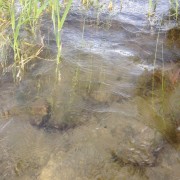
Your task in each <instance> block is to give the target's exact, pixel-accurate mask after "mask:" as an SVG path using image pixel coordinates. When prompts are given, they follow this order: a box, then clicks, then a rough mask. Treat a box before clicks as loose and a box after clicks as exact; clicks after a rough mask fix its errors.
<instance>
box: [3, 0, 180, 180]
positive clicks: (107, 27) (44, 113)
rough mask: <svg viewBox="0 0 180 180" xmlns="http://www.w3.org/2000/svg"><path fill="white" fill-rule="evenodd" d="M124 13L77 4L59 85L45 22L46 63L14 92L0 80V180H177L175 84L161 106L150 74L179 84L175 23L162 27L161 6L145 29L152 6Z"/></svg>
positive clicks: (131, 4)
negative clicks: (158, 71) (158, 72)
mask: <svg viewBox="0 0 180 180" xmlns="http://www.w3.org/2000/svg"><path fill="white" fill-rule="evenodd" d="M123 3H124V4H123V7H122V10H121V11H120V8H119V4H120V1H116V3H115V4H114V9H113V10H112V11H110V12H109V11H107V8H105V7H107V6H108V3H107V2H106V1H105V3H104V9H101V12H99V13H98V12H97V11H95V10H93V9H90V10H84V9H83V7H82V5H80V3H79V4H78V3H77V2H76V1H74V5H73V7H72V9H71V12H70V14H69V16H68V18H67V21H66V23H65V26H64V28H63V31H62V62H61V67H60V72H61V77H60V78H61V79H60V81H59V82H56V77H55V63H54V62H53V61H49V60H48V59H52V58H53V57H55V54H56V51H57V49H56V42H55V37H54V35H53V26H52V23H51V21H50V20H49V18H47V17H44V19H43V20H42V22H41V23H42V27H41V35H42V36H44V42H45V47H46V48H45V49H44V51H43V52H42V53H41V56H42V57H43V58H45V59H46V60H39V59H38V60H37V61H34V62H32V63H30V64H29V66H28V71H27V73H26V74H25V77H24V79H23V81H21V82H20V84H18V85H15V84H14V83H13V81H12V78H11V75H10V74H8V73H6V74H5V76H2V77H1V83H0V108H1V116H0V141H1V144H0V152H1V153H0V177H1V178H0V179H2V180H3V179H4V180H11V179H13V180H14V179H22V180H24V179H27V180H28V179H38V180H46V179H47V180H49V179H53V180H56V179H57V180H59V179H62V180H66V179H67V180H74V179H77V180H80V179H82V180H86V179H92V180H94V179H97V180H106V179H107V180H112V179H113V180H116V179H117V180H119V179H137V180H139V179H152V180H161V179H162V180H166V179H167V180H176V179H179V177H180V173H179V167H180V154H179V140H180V134H179V129H178V128H179V125H180V122H179V115H180V111H179V109H180V105H179V100H180V94H179V92H180V91H179V89H180V84H179V79H178V78H179V77H177V82H176V84H175V85H174V88H172V89H171V88H170V90H168V91H167V94H166V96H165V97H164V96H163V92H164V91H162V90H161V83H160V87H158V88H157V89H155V90H154V92H153V93H154V96H153V98H152V95H151V86H150V87H149V82H150V84H152V83H151V81H150V80H151V79H152V76H151V73H149V74H148V73H147V74H146V72H147V71H151V70H152V69H154V68H156V67H157V68H159V69H164V70H165V72H167V74H170V73H171V72H172V78H173V77H175V74H177V72H178V65H176V63H175V62H176V61H178V60H179V58H180V54H179V46H178V43H179V41H178V40H177V41H176V40H175V41H174V42H173V46H172V45H171V40H170V39H168V31H167V30H168V29H170V28H171V27H173V26H174V25H175V23H174V21H173V20H171V21H169V20H167V21H166V19H165V18H164V19H165V20H164V25H161V26H160V21H161V19H162V18H163V15H164V16H166V15H168V8H169V5H168V3H164V2H163V1H158V3H159V4H158V5H157V12H156V16H157V17H156V16H154V17H151V18H149V19H148V17H147V13H148V3H146V1H141V2H140V1H135V0H134V1H133V0H131V1H125V0H124V1H123ZM160 7H161V8H160ZM173 73H174V74H173ZM169 76H170V75H169ZM158 78H159V76H158V75H157V79H158ZM172 78H171V79H172ZM175 80H176V79H175ZM175 80H174V81H175ZM174 81H173V82H174ZM165 93H166V91H165ZM149 94H150V95H149Z"/></svg>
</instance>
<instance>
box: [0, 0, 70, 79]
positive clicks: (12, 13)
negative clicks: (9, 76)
mask: <svg viewBox="0 0 180 180" xmlns="http://www.w3.org/2000/svg"><path fill="white" fill-rule="evenodd" d="M71 4H72V0H68V1H67V3H65V2H64V3H62V2H60V1H59V0H7V1H4V0H0V15H1V16H0V17H1V18H0V21H1V25H0V30H1V33H0V37H1V38H2V39H3V40H4V42H9V44H10V46H11V48H12V49H13V52H14V64H13V66H12V67H14V68H13V72H14V73H13V75H14V79H15V80H17V81H20V80H21V77H22V74H23V72H24V67H25V65H26V63H27V62H29V61H30V60H32V59H33V58H35V57H37V55H38V54H39V53H40V52H41V51H42V49H43V47H44V43H43V37H41V38H40V39H41V40H40V41H41V46H40V47H39V49H38V50H37V51H35V52H33V54H30V55H28V54H27V51H23V47H24V46H25V45H26V48H27V47H32V46H34V42H33V43H32V42H30V41H29V42H27V41H26V42H25V41H24V40H23V38H22V37H21V34H22V32H27V33H30V35H31V38H32V39H34V41H36V40H37V36H38V30H39V24H40V20H41V18H42V17H43V15H44V14H45V13H46V12H47V11H48V12H50V14H51V17H52V21H53V25H54V34H55V37H56V44H57V65H58V64H59V63H60V56H61V37H60V35H61V34H60V33H61V29H62V27H63V24H64V21H65V19H66V16H67V14H68V12H69V9H70V7H71ZM1 43H2V42H1ZM6 44H7V43H6ZM2 46H4V44H3V43H2V44H1V45H0V47H2Z"/></svg>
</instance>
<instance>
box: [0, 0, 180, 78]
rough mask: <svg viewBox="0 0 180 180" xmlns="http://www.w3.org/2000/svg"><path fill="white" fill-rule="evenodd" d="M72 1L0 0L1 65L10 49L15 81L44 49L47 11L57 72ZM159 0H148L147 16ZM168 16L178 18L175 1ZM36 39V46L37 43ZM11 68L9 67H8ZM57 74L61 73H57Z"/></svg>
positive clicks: (94, 0) (89, 3)
mask: <svg viewBox="0 0 180 180" xmlns="http://www.w3.org/2000/svg"><path fill="white" fill-rule="evenodd" d="M72 3H73V0H63V1H59V0H6V1H4V0H0V38H1V42H0V49H1V51H2V56H1V57H0V58H1V64H2V67H5V66H6V63H7V62H6V60H7V61H8V58H7V56H8V53H9V50H10V49H11V51H13V61H14V62H13V64H11V69H12V72H13V78H14V80H15V81H16V82H18V81H21V79H22V77H23V74H24V70H25V66H26V64H27V63H28V62H30V61H31V60H33V59H35V58H38V55H39V54H40V53H41V51H42V50H43V48H44V42H43V37H42V36H41V37H38V36H39V29H40V21H41V19H42V17H43V15H45V14H48V15H49V16H50V17H51V21H52V24H53V28H54V35H55V39H56V46H57V47H56V48H57V54H56V64H57V68H56V73H57V74H59V73H60V72H59V70H58V66H59V64H60V61H61V46H62V44H61V30H62V28H63V24H64V22H65V20H66V17H67V15H68V12H69V11H70V8H71V5H72ZM81 3H82V6H84V7H85V9H86V10H87V11H88V8H91V7H92V8H95V9H101V8H102V6H103V5H102V4H101V2H100V1H99V0H81ZM157 3H158V1H157V0H155V1H153V0H149V12H148V16H149V17H151V16H154V15H155V13H156V8H157ZM113 5H114V4H113V0H110V1H109V4H108V6H107V7H106V8H107V9H108V10H109V11H112V9H113ZM122 7H123V0H121V3H120V10H121V9H122ZM169 12H170V15H169V17H170V18H172V17H174V18H175V19H176V20H178V16H179V3H178V0H171V1H170V10H169ZM24 33H26V34H28V36H29V37H30V38H29V39H23V36H22V34H24ZM37 41H38V46H37ZM9 69H10V68H9ZM58 76H60V74H59V75H58Z"/></svg>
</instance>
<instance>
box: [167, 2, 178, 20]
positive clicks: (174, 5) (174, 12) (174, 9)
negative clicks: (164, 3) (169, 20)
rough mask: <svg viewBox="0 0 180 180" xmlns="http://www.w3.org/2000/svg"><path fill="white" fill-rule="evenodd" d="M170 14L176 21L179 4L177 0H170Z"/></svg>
mask: <svg viewBox="0 0 180 180" xmlns="http://www.w3.org/2000/svg"><path fill="white" fill-rule="evenodd" d="M169 2H170V6H171V8H170V12H171V16H174V17H175V18H176V20H177V19H178V15H179V12H178V11H179V2H178V0H170V1H169Z"/></svg>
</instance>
